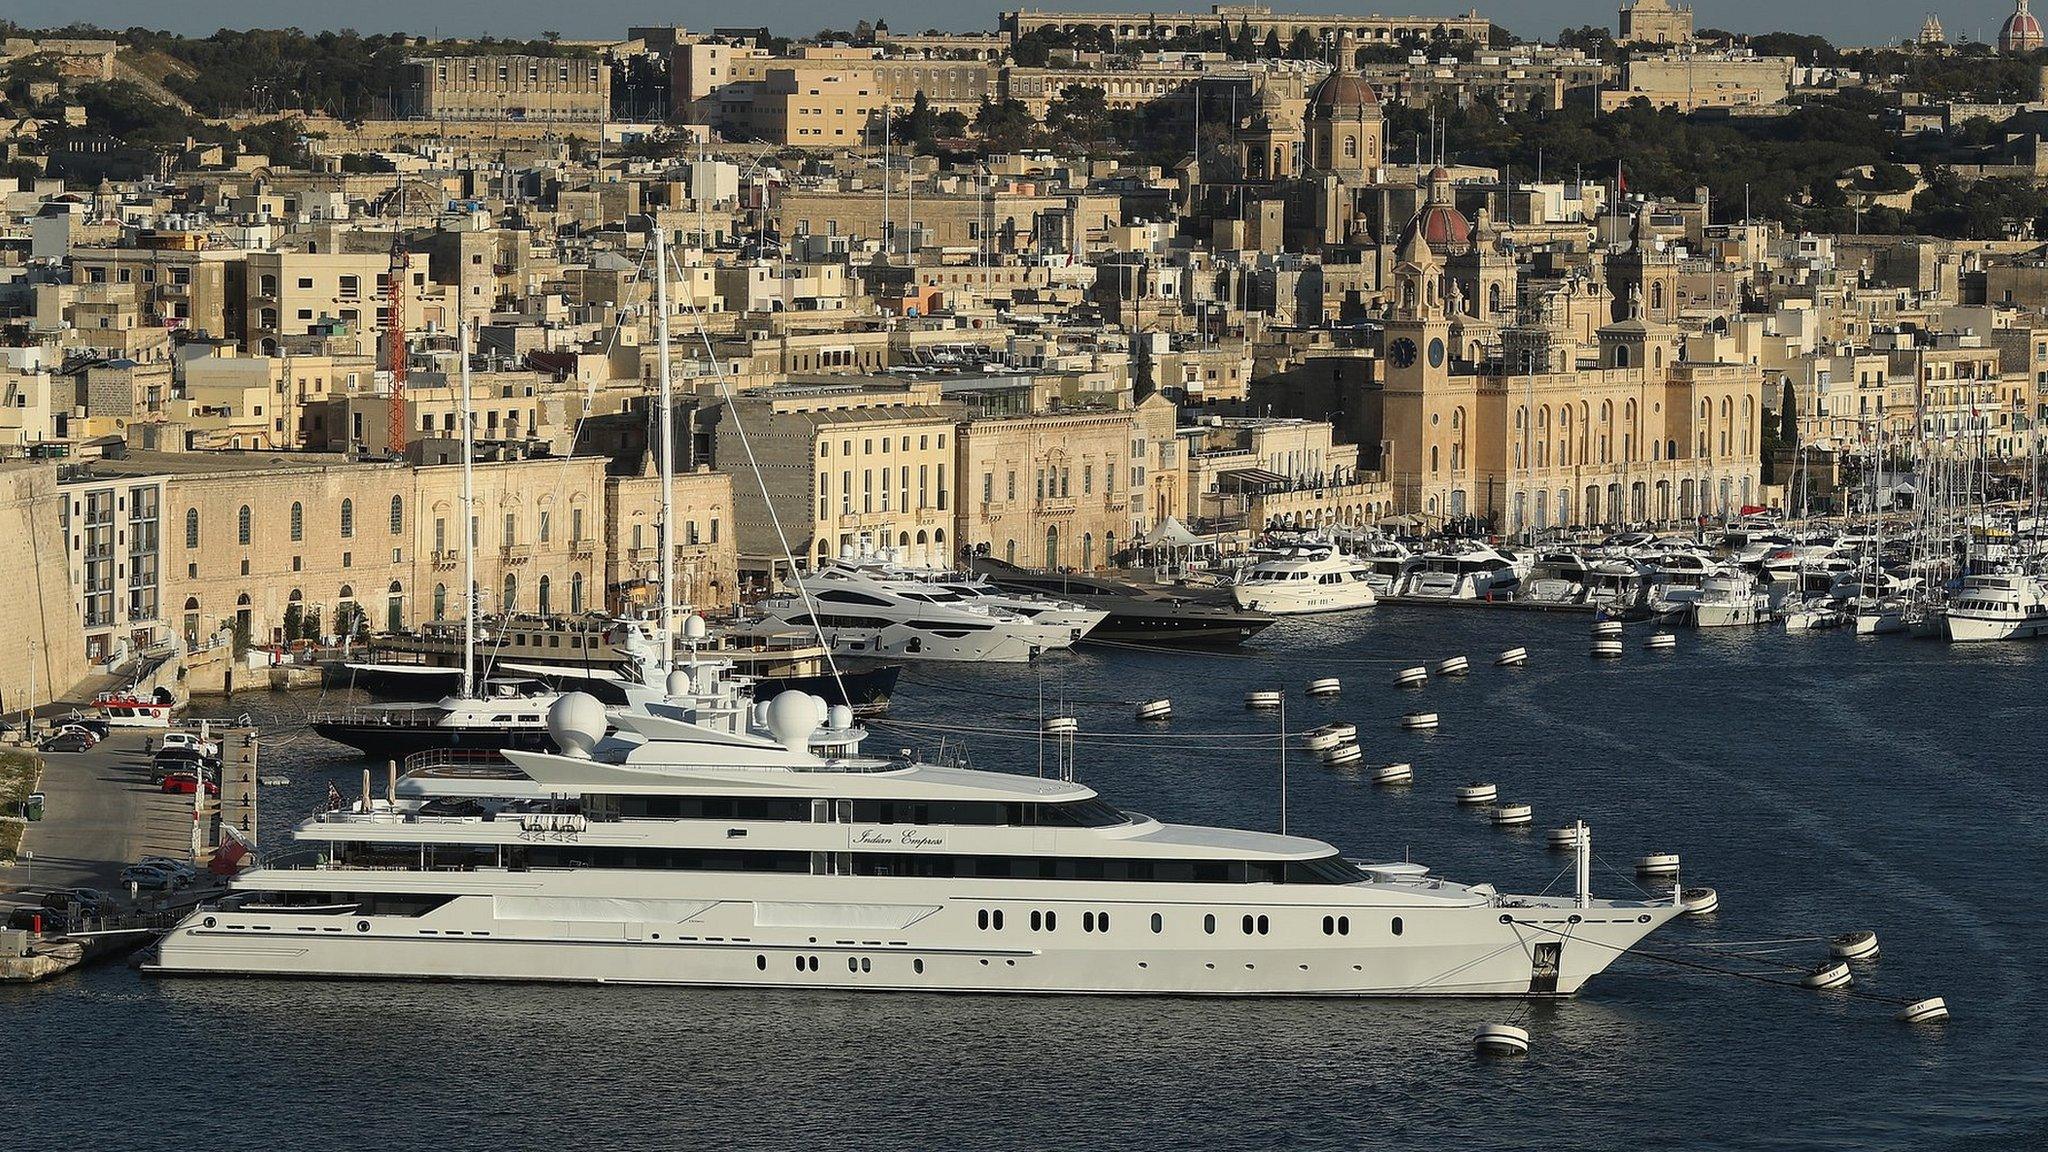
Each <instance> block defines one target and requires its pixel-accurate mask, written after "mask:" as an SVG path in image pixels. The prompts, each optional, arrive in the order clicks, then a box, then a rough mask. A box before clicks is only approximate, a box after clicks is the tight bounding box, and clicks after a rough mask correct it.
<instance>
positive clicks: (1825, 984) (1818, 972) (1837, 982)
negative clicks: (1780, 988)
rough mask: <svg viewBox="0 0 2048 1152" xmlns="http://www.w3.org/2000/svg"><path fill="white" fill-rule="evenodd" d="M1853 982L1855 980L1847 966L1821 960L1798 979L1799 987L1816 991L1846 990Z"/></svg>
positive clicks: (1838, 961)
mask: <svg viewBox="0 0 2048 1152" xmlns="http://www.w3.org/2000/svg"><path fill="white" fill-rule="evenodd" d="M1855 982H1856V978H1855V977H1854V976H1852V975H1850V973H1849V966H1848V965H1847V964H1845V963H1843V962H1842V961H1840V960H1823V961H1821V962H1820V963H1818V964H1816V965H1814V966H1813V967H1812V968H1811V969H1809V970H1808V971H1807V973H1806V975H1804V976H1801V977H1800V978H1799V983H1800V984H1801V985H1803V986H1805V987H1807V988H1816V989H1827V988H1847V987H1848V986H1849V985H1851V984H1853V983H1855Z"/></svg>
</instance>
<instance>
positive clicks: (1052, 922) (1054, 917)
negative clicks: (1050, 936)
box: [1045, 912, 1060, 932]
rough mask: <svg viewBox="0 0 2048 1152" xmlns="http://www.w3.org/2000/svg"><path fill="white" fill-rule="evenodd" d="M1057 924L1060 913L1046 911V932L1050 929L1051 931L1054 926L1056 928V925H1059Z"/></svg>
mask: <svg viewBox="0 0 2048 1152" xmlns="http://www.w3.org/2000/svg"><path fill="white" fill-rule="evenodd" d="M1059 926H1060V914H1059V913H1057V912H1047V913H1046V914H1045V930H1046V931H1047V932H1050V931H1052V930H1053V929H1055V928H1057V927H1059Z"/></svg>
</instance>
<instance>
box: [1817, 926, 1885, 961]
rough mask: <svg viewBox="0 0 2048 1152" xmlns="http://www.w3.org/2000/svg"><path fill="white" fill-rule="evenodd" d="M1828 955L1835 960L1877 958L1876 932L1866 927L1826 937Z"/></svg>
mask: <svg viewBox="0 0 2048 1152" xmlns="http://www.w3.org/2000/svg"><path fill="white" fill-rule="evenodd" d="M1828 955H1830V956H1833V957H1834V958H1835V959H1837V960H1875V959H1877V933H1875V932H1872V931H1870V930H1869V929H1867V928H1862V929H1858V930H1856V931H1854V932H1844V933H1842V934H1841V935H1839V936H1830V937H1829V938H1828Z"/></svg>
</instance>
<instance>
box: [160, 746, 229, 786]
mask: <svg viewBox="0 0 2048 1152" xmlns="http://www.w3.org/2000/svg"><path fill="white" fill-rule="evenodd" d="M218 767H220V765H218V764H216V763H214V762H213V761H211V760H208V759H207V758H206V757H204V756H202V755H200V754H199V753H198V752H196V751H193V750H192V749H190V748H166V749H164V750H163V751H161V752H159V753H157V754H156V756H155V758H153V759H152V760H150V762H149V772H150V778H151V779H152V780H155V781H157V782H158V783H162V782H163V778H164V777H166V776H168V775H170V774H171V773H173V772H191V773H197V772H199V771H200V770H201V769H204V770H205V771H206V773H207V774H208V775H212V774H213V771H214V769H216V768H218Z"/></svg>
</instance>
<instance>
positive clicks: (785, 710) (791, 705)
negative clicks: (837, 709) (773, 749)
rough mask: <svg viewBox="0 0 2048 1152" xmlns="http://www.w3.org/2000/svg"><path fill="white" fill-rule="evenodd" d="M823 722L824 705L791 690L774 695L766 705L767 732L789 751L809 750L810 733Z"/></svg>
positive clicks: (809, 696)
mask: <svg viewBox="0 0 2048 1152" xmlns="http://www.w3.org/2000/svg"><path fill="white" fill-rule="evenodd" d="M824 719H825V707H824V702H823V701H821V700H819V699H818V698H817V697H816V696H813V695H811V694H809V693H807V692H799V691H797V690H796V689H794V688H791V689H789V690H787V691H783V692H778V693H776V694H775V699H773V700H770V701H769V702H768V724H767V727H768V733H769V735H771V736H773V737H774V738H775V742H776V743H777V744H780V745H782V746H783V747H784V748H787V749H789V750H790V751H791V752H801V751H803V750H804V749H806V748H808V747H810V745H811V733H813V732H816V731H817V730H818V725H819V723H820V722H821V721H823V720H824Z"/></svg>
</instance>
